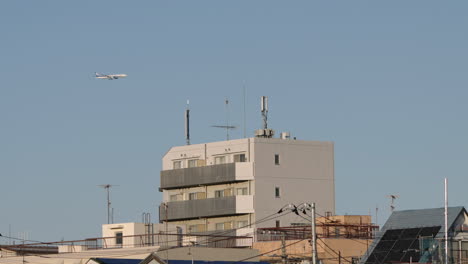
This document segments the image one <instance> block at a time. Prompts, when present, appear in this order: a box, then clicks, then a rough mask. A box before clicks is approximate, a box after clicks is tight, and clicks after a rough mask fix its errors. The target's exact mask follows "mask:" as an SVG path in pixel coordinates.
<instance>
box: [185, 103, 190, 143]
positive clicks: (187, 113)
mask: <svg viewBox="0 0 468 264" xmlns="http://www.w3.org/2000/svg"><path fill="white" fill-rule="evenodd" d="M189 103H190V101H189V100H187V108H186V109H185V141H186V143H187V145H190V109H189Z"/></svg>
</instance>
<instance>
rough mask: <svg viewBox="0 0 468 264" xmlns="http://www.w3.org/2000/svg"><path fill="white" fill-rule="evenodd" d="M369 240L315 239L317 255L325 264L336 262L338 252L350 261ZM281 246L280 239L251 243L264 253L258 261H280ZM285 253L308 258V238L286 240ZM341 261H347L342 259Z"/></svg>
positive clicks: (310, 250)
mask: <svg viewBox="0 0 468 264" xmlns="http://www.w3.org/2000/svg"><path fill="white" fill-rule="evenodd" d="M371 242H372V240H369V239H344V238H321V239H320V240H318V241H317V256H318V258H319V260H321V261H323V263H325V264H338V263H339V262H338V255H337V253H338V252H340V253H341V256H342V257H343V258H346V260H349V261H351V258H353V257H355V258H359V257H361V256H362V255H363V254H364V253H365V252H366V250H367V248H368V246H369V245H370V243H371ZM324 244H326V245H327V246H328V247H327V246H325V245H324ZM281 247H282V245H281V241H268V242H255V243H254V245H253V248H254V249H257V250H258V251H259V252H260V254H265V253H266V254H265V255H264V256H262V257H260V261H271V262H279V261H281V258H280V257H278V256H281V255H282V254H283V253H282V250H281ZM275 249H276V250H275ZM333 251H335V252H336V253H335V252H333ZM267 252H268V253H267ZM286 255H288V256H289V258H300V259H301V258H304V259H306V258H308V259H309V260H310V257H311V255H312V247H311V245H310V242H309V241H308V240H302V241H300V240H287V241H286ZM341 263H349V262H348V261H345V260H342V261H341Z"/></svg>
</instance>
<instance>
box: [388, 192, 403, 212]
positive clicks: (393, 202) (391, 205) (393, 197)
mask: <svg viewBox="0 0 468 264" xmlns="http://www.w3.org/2000/svg"><path fill="white" fill-rule="evenodd" d="M387 197H388V198H390V199H391V201H390V211H391V212H393V211H394V210H395V200H396V199H397V198H398V197H400V196H398V195H396V194H389V195H387Z"/></svg>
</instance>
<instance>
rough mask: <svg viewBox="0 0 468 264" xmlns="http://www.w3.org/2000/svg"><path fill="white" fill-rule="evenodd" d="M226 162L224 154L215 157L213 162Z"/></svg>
mask: <svg viewBox="0 0 468 264" xmlns="http://www.w3.org/2000/svg"><path fill="white" fill-rule="evenodd" d="M224 163H226V156H218V157H215V164H224Z"/></svg>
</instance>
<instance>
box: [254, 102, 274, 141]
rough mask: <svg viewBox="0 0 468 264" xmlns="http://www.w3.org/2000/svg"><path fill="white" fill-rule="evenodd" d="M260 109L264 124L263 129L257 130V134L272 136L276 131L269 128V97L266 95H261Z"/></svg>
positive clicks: (265, 136)
mask: <svg viewBox="0 0 468 264" xmlns="http://www.w3.org/2000/svg"><path fill="white" fill-rule="evenodd" d="M260 111H261V113H262V118H263V126H262V129H257V130H255V136H256V137H262V138H272V137H273V136H274V135H275V131H274V130H273V129H269V128H268V97H266V96H262V97H260Z"/></svg>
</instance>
